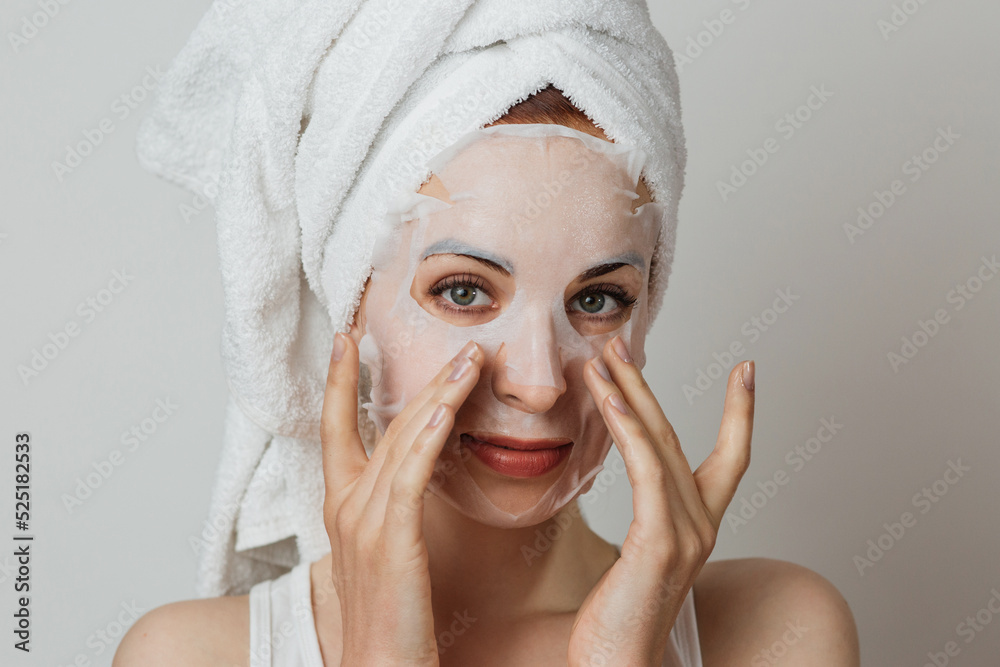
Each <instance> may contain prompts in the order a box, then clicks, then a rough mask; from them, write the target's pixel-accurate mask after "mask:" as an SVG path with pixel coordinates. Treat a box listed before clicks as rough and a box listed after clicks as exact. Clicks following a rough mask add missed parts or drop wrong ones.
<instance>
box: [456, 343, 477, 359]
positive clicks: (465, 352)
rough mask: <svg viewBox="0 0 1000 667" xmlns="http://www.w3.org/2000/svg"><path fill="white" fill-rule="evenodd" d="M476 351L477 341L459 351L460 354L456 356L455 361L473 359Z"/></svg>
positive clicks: (467, 344)
mask: <svg viewBox="0 0 1000 667" xmlns="http://www.w3.org/2000/svg"><path fill="white" fill-rule="evenodd" d="M475 349H476V341H474V340H470V341H469V342H468V343H466V344H465V346H464V347H463V348H462V349H461V350H459V351H458V354H456V355H455V361H458V360H459V359H462V358H464V357H471V356H472V353H473V351H475Z"/></svg>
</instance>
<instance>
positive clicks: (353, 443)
mask: <svg viewBox="0 0 1000 667" xmlns="http://www.w3.org/2000/svg"><path fill="white" fill-rule="evenodd" d="M338 354H339V355H342V356H340V358H339V360H338V359H336V357H337V355H338ZM320 440H321V442H322V447H323V478H324V479H325V481H326V494H327V498H328V499H332V498H335V497H337V496H338V495H339V494H340V492H341V491H343V490H344V489H345V488H346V487H348V486H349V485H350V484H351V483H353V482H354V481H355V480H356V479H357V478H358V476H359V475H360V474H361V472H362V471H363V470H364V467H365V464H367V463H368V455H367V454H366V453H365V446H364V443H363V442H362V440H361V434H360V433H358V348H357V345H355V343H354V340H353V339H352V338H351V337H350V336H348V335H347V334H343V333H337V334H334V344H333V350H332V352H331V354H330V368H329V371H328V372H327V376H326V390H325V392H324V394H323V412H322V416H321V418H320Z"/></svg>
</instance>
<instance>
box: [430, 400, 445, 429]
mask: <svg viewBox="0 0 1000 667" xmlns="http://www.w3.org/2000/svg"><path fill="white" fill-rule="evenodd" d="M442 419H444V403H441V404H440V405H438V406H437V407H436V408H434V413H433V414H432V415H431V420H430V421H429V422H427V428H434V427H435V426H437V425H438V424H440V423H441V420H442Z"/></svg>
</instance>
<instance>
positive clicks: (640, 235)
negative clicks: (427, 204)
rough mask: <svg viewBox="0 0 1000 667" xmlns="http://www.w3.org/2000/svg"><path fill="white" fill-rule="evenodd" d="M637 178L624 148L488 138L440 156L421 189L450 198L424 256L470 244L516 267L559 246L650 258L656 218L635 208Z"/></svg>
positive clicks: (429, 227) (434, 218)
mask: <svg viewBox="0 0 1000 667" xmlns="http://www.w3.org/2000/svg"><path fill="white" fill-rule="evenodd" d="M607 144H608V146H613V145H612V144H611V143H610V142H607ZM633 178H634V175H631V174H630V173H629V168H628V159H627V157H625V156H623V155H622V154H621V153H620V152H618V153H616V154H613V153H611V152H602V151H599V150H593V149H592V148H590V147H588V146H586V145H584V143H583V142H581V141H579V140H578V139H575V138H572V137H566V136H544V137H524V136H510V135H503V134H494V135H490V136H487V137H484V138H482V139H480V140H478V141H475V142H472V143H471V144H468V145H466V146H465V147H464V148H463V149H462V150H461V151H460V152H458V153H456V154H454V155H452V156H451V157H450V158H449V159H448V160H447V161H446V162H444V163H438V164H437V165H436V167H435V173H434V174H433V175H432V177H431V179H430V180H429V181H428V182H427V183H425V184H424V185H423V186H422V187H421V189H420V193H421V194H424V195H427V196H432V197H436V198H437V199H440V200H442V201H444V202H446V203H448V204H450V205H451V206H450V208H448V209H446V210H444V211H438V212H435V213H434V214H432V215H431V216H429V219H428V220H427V224H426V227H425V229H423V230H422V233H421V234H419V236H420V237H421V239H420V240H421V241H422V246H421V247H420V248H417V251H418V252H420V254H421V258H423V257H424V256H426V255H427V254H430V252H431V251H432V249H433V251H434V252H450V251H449V250H448V248H457V247H461V246H463V245H465V246H472V247H476V248H480V249H488V250H490V251H491V252H492V253H493V254H495V255H498V256H500V257H504V258H508V259H509V261H510V262H511V263H512V264H514V265H516V264H517V263H518V257H522V258H523V257H526V256H534V255H542V256H547V257H549V258H550V259H551V258H552V257H553V256H554V254H556V253H554V251H558V254H559V255H561V256H564V257H566V258H570V257H571V258H573V259H575V260H577V262H576V263H577V264H579V263H580V262H587V261H590V260H598V259H599V260H606V259H610V258H613V257H619V258H620V257H625V256H627V257H628V259H627V260H620V259H619V261H626V263H631V264H637V265H639V266H642V265H646V264H648V258H649V255H650V254H651V252H652V246H653V243H652V241H653V240H655V236H651V235H652V234H654V233H655V231H656V229H655V225H654V224H653V223H652V221H651V218H650V216H637V215H634V214H633V213H634V210H635V208H637V206H638V205H639V204H638V203H637V198H638V195H637V183H635V182H632V180H633ZM643 203H644V202H643ZM637 259H638V260H639V261H636V260H637ZM498 263H499V262H498Z"/></svg>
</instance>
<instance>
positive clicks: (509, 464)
mask: <svg viewBox="0 0 1000 667" xmlns="http://www.w3.org/2000/svg"><path fill="white" fill-rule="evenodd" d="M461 441H462V444H463V445H465V446H466V447H468V448H469V449H470V450H472V452H473V453H474V454H475V455H476V458H478V459H479V460H480V461H482V462H483V463H484V464H485V465H486V466H487V467H488V468H490V469H492V470H495V471H496V472H498V473H500V474H501V475H507V476H509V477H538V476H539V475H544V474H545V473H547V472H549V471H550V470H553V469H554V468H555V467H556V466H558V465H559V464H560V463H562V462H563V460H564V459H565V458H566V457H567V456H569V453H570V450H571V449H572V447H573V441H572V440H568V439H566V438H546V439H542V440H525V439H521V438H512V437H510V436H505V435H497V434H494V433H483V432H480V431H472V432H470V433H463V434H462V435H461Z"/></svg>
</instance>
